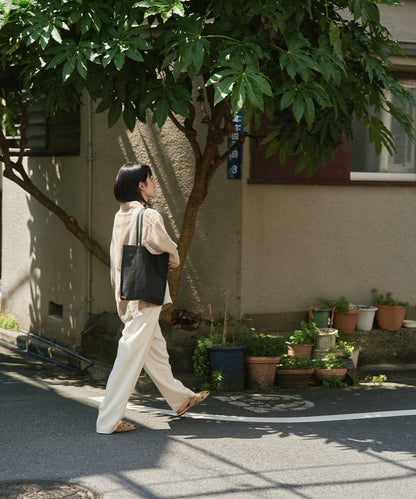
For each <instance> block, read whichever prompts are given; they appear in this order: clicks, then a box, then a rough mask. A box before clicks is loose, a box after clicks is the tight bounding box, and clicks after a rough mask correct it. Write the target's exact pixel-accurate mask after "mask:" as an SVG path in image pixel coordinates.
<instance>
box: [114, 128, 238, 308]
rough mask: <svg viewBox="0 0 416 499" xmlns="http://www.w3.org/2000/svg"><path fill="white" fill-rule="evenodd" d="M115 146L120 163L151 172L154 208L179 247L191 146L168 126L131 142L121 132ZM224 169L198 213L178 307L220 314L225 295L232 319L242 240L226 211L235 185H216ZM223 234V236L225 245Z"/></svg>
mask: <svg viewBox="0 0 416 499" xmlns="http://www.w3.org/2000/svg"><path fill="white" fill-rule="evenodd" d="M196 121H197V120H196ZM200 133H201V140H204V137H205V134H206V133H205V130H204V129H201V130H200ZM118 140H119V144H120V149H121V150H122V151H123V153H124V161H142V162H145V163H148V164H149V165H150V166H151V167H152V170H153V173H154V176H155V179H156V183H157V191H158V197H157V198H156V199H155V201H154V202H153V206H154V207H155V208H156V209H158V210H159V211H160V212H161V213H162V214H163V216H164V220H165V224H166V228H167V230H168V232H169V234H170V235H171V236H172V237H173V238H174V240H175V241H176V242H178V240H179V235H180V232H181V229H182V223H183V216H184V212H185V207H186V201H187V199H188V196H189V193H190V190H191V188H192V184H193V172H194V156H193V152H192V149H191V147H190V145H189V144H188V143H187V141H186V139H185V138H184V136H183V134H181V133H180V132H179V131H177V129H176V127H175V126H174V125H173V124H170V125H169V124H167V125H166V126H165V127H164V129H162V131H161V130H159V128H158V127H157V125H147V126H146V127H145V126H143V125H141V124H139V125H137V127H136V129H135V132H134V137H133V139H132V137H131V136H129V135H128V134H126V133H124V132H122V133H120V135H119V137H118ZM134 141H135V142H136V144H137V146H136V147H135V146H134V145H133V144H134ZM225 166H226V165H224V168H222V167H220V169H219V172H218V173H217V174H216V175H215V176H214V179H213V181H212V184H211V186H210V192H209V194H208V197H207V199H206V200H205V201H204V203H203V205H202V207H201V209H200V211H199V213H198V220H197V227H196V230H195V234H194V237H193V240H192V245H191V248H190V251H189V253H188V257H187V259H186V262H185V268H184V272H183V275H182V283H181V287H180V293H179V297H178V302H177V303H178V306H179V307H180V308H192V310H200V311H206V310H207V306H208V304H209V303H211V304H212V305H213V306H214V308H215V309H222V308H223V306H224V303H223V301H224V300H223V297H224V293H225V292H228V293H229V294H230V302H231V303H230V311H231V313H232V315H235V316H237V315H238V314H239V303H238V304H237V297H238V296H239V294H240V289H239V284H238V276H237V272H236V270H235V267H238V265H239V259H240V243H239V240H240V239H241V236H240V235H239V234H238V230H239V229H235V228H234V227H239V220H240V215H239V208H238V206H239V205H238V203H232V204H228V205H227V203H229V201H228V199H229V198H231V199H233V197H232V196H233V195H234V194H235V191H236V187H237V185H236V184H233V186H231V185H230V184H227V183H224V182H223V181H222V180H221V178H220V172H221V171H225ZM239 200H240V198H239ZM225 214H226V215H225ZM230 220H234V221H235V223H232V222H231V221H230ZM230 227H232V228H231V231H230ZM224 234H227V238H226V239H227V241H226V242H225V244H224V237H223V236H224ZM214 254H215V256H214ZM214 260H215V264H213V261H214ZM201 283H203V286H201ZM233 300H234V301H235V303H233ZM189 304H191V305H189Z"/></svg>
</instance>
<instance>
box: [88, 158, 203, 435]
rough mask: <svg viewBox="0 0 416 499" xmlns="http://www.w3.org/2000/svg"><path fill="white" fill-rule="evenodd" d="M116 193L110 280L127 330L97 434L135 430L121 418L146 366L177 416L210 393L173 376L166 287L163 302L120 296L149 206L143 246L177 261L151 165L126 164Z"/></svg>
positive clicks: (100, 409) (115, 186)
mask: <svg viewBox="0 0 416 499" xmlns="http://www.w3.org/2000/svg"><path fill="white" fill-rule="evenodd" d="M114 195H115V197H116V199H117V200H118V201H119V202H120V210H119V211H118V212H117V213H116V216H115V218H114V226H113V235H112V239H111V247H110V259H111V284H112V286H113V289H114V292H115V299H116V303H117V312H118V315H119V317H120V319H121V320H122V322H123V323H124V329H123V333H122V337H121V338H120V341H119V344H118V350H117V357H116V360H115V362H114V366H113V369H112V371H111V374H110V376H109V378H108V382H107V387H106V393H105V397H104V400H103V401H102V403H101V405H100V408H99V414H98V419H97V432H98V433H106V434H109V433H114V432H124V431H131V430H134V429H135V428H136V427H135V425H133V424H131V423H127V422H126V421H122V418H123V416H124V413H125V410H126V406H127V402H128V400H129V397H130V395H131V393H132V392H133V389H134V386H135V385H136V382H137V379H138V377H139V375H140V372H141V370H142V368H144V369H145V371H146V373H147V374H148V375H149V377H150V378H151V379H152V381H153V382H154V383H155V385H156V386H157V388H158V389H159V391H160V393H161V394H162V395H163V397H164V398H165V400H166V401H167V403H168V404H169V405H170V407H171V408H172V409H173V410H174V411H175V412H176V414H177V415H178V416H182V415H183V414H185V413H186V412H187V411H188V410H189V409H190V408H191V407H193V406H194V405H196V404H199V403H200V402H202V401H203V400H205V399H206V398H207V397H208V395H209V392H200V393H196V394H195V393H194V392H193V391H192V390H189V389H188V388H186V387H185V386H184V385H183V384H182V383H181V382H180V381H178V380H176V379H175V378H174V377H173V374H172V369H171V367H170V364H169V356H168V353H167V350H166V341H165V339H164V337H163V335H162V332H161V330H160V326H159V315H160V312H161V310H162V307H164V306H166V305H168V304H171V303H172V301H171V297H170V294H169V287H168V285H167V284H166V290H165V297H164V302H163V305H162V306H158V305H153V304H151V303H148V302H145V301H143V300H122V299H121V298H120V272H121V258H122V251H123V245H124V244H136V235H137V217H138V215H139V213H140V211H141V210H143V209H145V210H146V211H145V212H144V214H143V232H142V240H143V245H144V246H145V247H146V248H147V250H148V251H149V252H150V253H152V254H161V253H165V252H166V253H169V268H174V267H177V266H178V265H179V255H178V251H177V249H176V244H175V243H174V242H173V241H172V240H171V238H170V237H169V235H168V233H167V232H166V229H165V226H164V223H163V219H162V217H161V215H160V214H159V213H158V212H157V211H156V210H153V209H151V208H147V203H148V201H149V200H150V199H151V198H154V197H155V196H156V186H155V183H154V180H153V177H152V171H151V169H150V167H149V166H147V165H144V164H141V163H126V164H125V165H123V166H122V167H121V168H120V170H119V172H118V174H117V177H116V182H115V185H114Z"/></svg>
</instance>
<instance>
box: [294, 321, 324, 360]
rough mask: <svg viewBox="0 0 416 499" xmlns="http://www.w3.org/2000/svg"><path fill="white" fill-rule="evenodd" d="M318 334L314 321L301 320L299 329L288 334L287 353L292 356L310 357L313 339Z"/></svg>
mask: <svg viewBox="0 0 416 499" xmlns="http://www.w3.org/2000/svg"><path fill="white" fill-rule="evenodd" d="M318 334H319V329H318V328H317V327H316V324H315V323H314V322H311V323H309V324H308V323H307V322H306V321H302V322H301V323H300V329H296V330H295V331H294V332H293V334H292V335H291V336H289V354H290V355H292V356H294V357H304V358H306V359H310V358H311V356H312V348H313V345H314V343H315V339H316V337H317V336H318Z"/></svg>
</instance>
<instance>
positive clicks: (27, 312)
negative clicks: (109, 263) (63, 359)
mask: <svg viewBox="0 0 416 499" xmlns="http://www.w3.org/2000/svg"><path fill="white" fill-rule="evenodd" d="M84 166H85V164H84V162H83V160H82V158H77V159H73V158H60V159H53V160H50V159H46V158H42V159H39V158H30V159H28V160H27V169H28V171H29V172H30V175H31V178H32V179H33V181H34V183H35V184H36V185H38V186H39V187H41V188H42V190H44V192H45V193H46V194H48V195H49V196H50V197H51V198H52V199H55V200H58V201H59V204H60V205H61V206H62V207H63V208H64V209H65V210H67V211H68V213H69V214H70V215H72V216H74V217H75V218H76V219H77V220H78V221H79V223H80V225H81V226H82V225H84V226H85V223H86V200H87V195H86V175H85V172H86V169H85V168H84ZM2 256H3V258H2V291H3V299H2V306H3V307H4V308H5V309H6V310H7V311H8V312H10V313H12V314H13V315H15V316H16V317H17V318H18V319H19V322H20V324H21V327H22V328H23V329H26V330H31V331H33V332H35V333H38V334H41V335H45V336H48V337H51V338H55V339H56V340H57V341H59V342H61V343H64V344H70V345H73V344H74V343H76V340H77V339H78V338H79V332H80V331H81V330H82V328H83V325H84V323H85V313H86V300H87V293H86V291H87V286H86V276H87V273H86V262H87V252H86V250H85V249H84V247H83V246H82V245H81V243H79V242H78V240H76V239H75V238H74V236H72V235H71V234H70V233H69V232H68V231H67V230H66V228H65V227H64V225H63V224H62V222H60V221H59V220H58V219H57V217H56V216H55V215H52V214H51V213H49V212H48V210H46V209H45V208H44V207H43V206H42V205H40V203H39V202H38V201H36V200H35V199H32V198H31V197H30V196H27V195H26V194H25V192H24V191H23V190H22V189H21V188H19V187H18V186H16V185H15V184H13V183H12V182H11V181H9V180H7V179H4V182H3V255H2ZM52 303H53V304H55V305H58V306H62V309H61V310H60V309H59V307H58V312H59V314H58V315H61V317H57V316H56V308H57V307H54V306H53V305H51V304H52Z"/></svg>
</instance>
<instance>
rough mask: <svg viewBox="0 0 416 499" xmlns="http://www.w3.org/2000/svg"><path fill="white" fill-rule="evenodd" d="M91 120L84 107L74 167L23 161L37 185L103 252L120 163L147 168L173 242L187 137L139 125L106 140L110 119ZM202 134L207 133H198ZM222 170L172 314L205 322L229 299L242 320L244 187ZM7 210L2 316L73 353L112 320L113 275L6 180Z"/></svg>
mask: <svg viewBox="0 0 416 499" xmlns="http://www.w3.org/2000/svg"><path fill="white" fill-rule="evenodd" d="M89 111H90V108H89V105H88V101H87V102H86V104H85V105H84V106H83V108H82V119H81V122H82V147H81V155H80V157H71V158H42V159H38V158H30V159H28V160H27V165H28V169H29V171H30V174H31V176H32V178H33V181H34V183H35V184H36V185H38V186H39V187H40V188H41V189H42V190H43V191H44V192H45V193H46V194H48V195H49V196H50V197H52V198H53V199H55V200H57V202H58V204H59V205H61V206H62V207H63V208H64V209H65V210H66V211H67V212H68V213H69V214H71V215H73V216H74V217H75V218H76V219H77V220H78V222H79V224H80V225H81V227H83V228H84V229H85V230H86V231H87V232H88V231H90V233H91V236H92V237H93V238H94V239H96V240H97V241H98V242H99V243H100V244H101V245H102V247H103V248H104V249H106V250H108V249H109V245H110V239H111V230H112V224H113V217H114V214H115V212H116V211H117V210H118V203H117V201H116V200H115V199H114V197H113V185H114V179H115V176H116V173H117V171H118V169H119V168H120V166H121V165H122V164H123V163H125V162H126V161H134V160H137V161H142V162H146V163H149V164H150V165H151V166H152V169H153V173H154V176H155V177H156V181H157V191H158V197H157V199H156V200H155V201H154V202H153V206H154V207H155V208H156V209H158V210H159V211H160V212H161V213H162V214H163V216H164V218H165V223H166V227H167V229H168V232H169V233H170V234H171V236H172V237H173V238H174V239H175V240H177V239H178V236H179V233H180V229H181V226H182V218H183V213H184V209H185V203H186V199H187V197H188V194H189V191H190V188H191V184H192V168H193V155H192V151H191V149H190V146H189V145H188V143H187V141H186V139H185V138H184V136H183V135H182V134H181V132H179V131H178V130H177V129H176V127H175V126H174V125H173V124H172V123H167V124H166V126H165V127H164V129H163V130H162V131H160V130H159V129H158V127H157V126H155V125H137V126H136V129H135V130H134V132H133V133H129V132H128V131H126V129H125V128H124V126H123V125H122V123H121V122H120V123H119V124H118V125H117V126H116V127H114V128H113V129H111V130H108V129H107V117H106V115H105V114H95V113H91V114H89ZM200 121H201V119H199V120H198V118H197V120H196V122H197V123H198V122H200ZM200 133H201V134H202V136H203V135H204V133H205V130H204V128H202V125H201V129H200ZM201 140H203V138H202V139H201ZM89 144H91V148H89ZM89 160H90V161H89ZM225 166H226V165H224V166H223V167H222V168H221V169H220V171H218V172H217V174H216V175H215V176H214V178H213V181H212V185H211V188H210V192H209V195H208V198H207V200H206V203H205V204H204V206H203V207H202V208H201V210H200V214H199V218H198V227H197V230H196V233H195V237H194V239H193V242H192V245H191V248H190V251H189V257H188V259H187V262H186V266H185V270H184V274H183V281H182V285H181V290H180V296H179V299H178V302H177V304H178V306H179V307H183V308H187V309H191V310H198V311H200V312H204V313H208V304H212V307H213V310H214V311H218V313H221V311H223V308H224V293H225V292H228V293H229V295H230V313H231V314H232V316H234V317H239V315H240V260H241V209H242V208H241V184H242V182H241V181H230V180H227V179H226V168H225ZM89 200H90V201H89ZM3 206H4V213H3V229H4V236H5V237H4V244H3V272H2V281H3V306H4V307H5V308H6V309H7V311H9V312H10V313H12V314H14V315H15V316H17V318H18V319H19V321H20V323H21V325H22V327H23V328H24V329H26V330H31V331H33V332H35V333H37V334H41V335H43V336H47V337H50V338H54V339H56V340H57V341H59V342H60V343H63V344H67V345H75V344H79V343H80V338H81V332H82V330H83V328H84V325H85V322H86V320H87V317H88V315H89V314H90V313H92V314H101V313H106V312H107V313H115V303H114V296H113V292H112V289H111V286H110V279H109V269H108V268H107V267H106V266H105V265H103V264H102V263H101V262H100V261H98V260H97V259H96V258H95V257H91V256H90V255H89V254H88V252H87V251H86V250H85V249H84V247H83V246H82V245H81V244H80V243H79V242H78V241H77V240H76V239H75V238H74V236H73V235H72V234H70V233H69V232H68V231H67V230H66V228H65V227H64V225H63V224H62V223H61V222H60V221H59V220H58V219H57V218H56V216H55V215H52V214H50V213H48V211H47V210H46V209H45V208H43V207H42V206H41V205H40V204H39V203H38V202H37V201H36V200H34V199H31V198H30V196H27V195H26V194H25V193H24V192H23V191H22V190H21V189H20V188H19V187H17V186H16V185H14V184H13V183H12V182H10V181H8V180H7V179H6V180H5V181H4V199H3ZM51 302H52V303H53V304H57V305H61V306H62V317H55V316H52V315H53V314H52V312H54V307H53V306H52V305H51ZM51 307H52V308H51ZM55 308H56V307H55Z"/></svg>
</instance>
